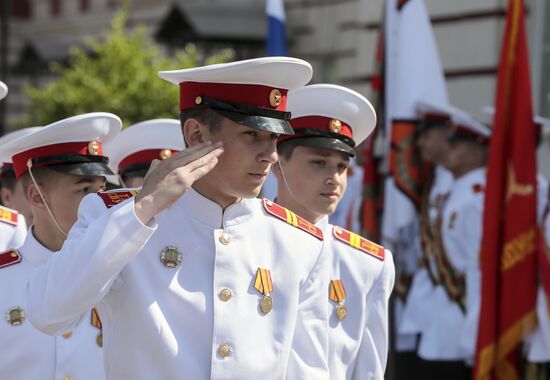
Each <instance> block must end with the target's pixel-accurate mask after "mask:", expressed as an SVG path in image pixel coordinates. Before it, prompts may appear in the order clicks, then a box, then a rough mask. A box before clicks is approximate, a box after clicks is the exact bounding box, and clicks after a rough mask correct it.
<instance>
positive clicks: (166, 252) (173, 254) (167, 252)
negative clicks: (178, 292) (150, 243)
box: [160, 246, 182, 268]
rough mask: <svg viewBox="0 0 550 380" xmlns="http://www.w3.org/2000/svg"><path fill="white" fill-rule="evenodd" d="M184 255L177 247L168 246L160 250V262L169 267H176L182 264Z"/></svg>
mask: <svg viewBox="0 0 550 380" xmlns="http://www.w3.org/2000/svg"><path fill="white" fill-rule="evenodd" d="M181 260H182V255H181V253H180V251H178V249H177V248H176V247H172V246H168V247H166V248H164V249H163V250H162V251H160V262H161V263H163V264H164V266H165V267H167V268H175V267H177V266H178V265H180V264H181Z"/></svg>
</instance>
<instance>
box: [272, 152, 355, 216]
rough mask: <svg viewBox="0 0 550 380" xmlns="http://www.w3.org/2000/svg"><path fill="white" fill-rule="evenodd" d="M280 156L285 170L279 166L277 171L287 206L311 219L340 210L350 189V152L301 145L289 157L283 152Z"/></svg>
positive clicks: (280, 191)
mask: <svg viewBox="0 0 550 380" xmlns="http://www.w3.org/2000/svg"><path fill="white" fill-rule="evenodd" d="M279 160H280V164H281V167H282V170H276V171H275V175H276V176H277V181H278V183H279V186H278V187H279V198H284V202H282V203H283V204H284V205H285V206H286V207H288V208H290V209H291V210H293V211H294V212H296V213H297V214H298V215H302V216H303V217H305V218H306V219H308V220H309V221H310V222H316V221H317V220H318V219H320V218H322V217H323V216H325V215H330V214H332V213H333V212H334V211H335V210H336V206H338V203H339V202H340V199H341V198H342V196H343V195H344V192H345V191H346V186H347V169H348V165H349V155H348V154H346V153H343V152H339V151H337V150H334V149H326V148H315V147H306V146H297V147H296V148H294V151H293V153H292V155H291V156H290V158H289V159H285V158H284V157H282V156H280V157H279ZM283 174H284V176H283ZM285 178H286V183H285Z"/></svg>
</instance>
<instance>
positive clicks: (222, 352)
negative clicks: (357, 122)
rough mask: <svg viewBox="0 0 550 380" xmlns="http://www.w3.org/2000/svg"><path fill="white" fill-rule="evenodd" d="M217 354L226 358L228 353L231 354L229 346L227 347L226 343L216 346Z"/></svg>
mask: <svg viewBox="0 0 550 380" xmlns="http://www.w3.org/2000/svg"><path fill="white" fill-rule="evenodd" d="M218 354H219V355H220V356H221V357H222V358H226V357H228V356H229V355H231V347H229V346H228V345H227V344H222V345H221V346H220V347H218Z"/></svg>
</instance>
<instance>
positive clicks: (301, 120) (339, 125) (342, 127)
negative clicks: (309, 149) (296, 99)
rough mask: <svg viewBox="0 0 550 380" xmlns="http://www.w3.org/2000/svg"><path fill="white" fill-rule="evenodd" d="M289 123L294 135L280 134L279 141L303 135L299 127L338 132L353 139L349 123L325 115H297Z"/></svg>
mask: <svg viewBox="0 0 550 380" xmlns="http://www.w3.org/2000/svg"><path fill="white" fill-rule="evenodd" d="M290 125H291V126H292V129H294V133H295V134H294V135H288V136H281V137H280V138H279V142H282V141H285V140H291V139H293V138H297V137H303V134H300V129H306V128H307V129H318V130H320V131H324V132H330V133H335V134H339V135H342V136H346V137H349V138H350V139H353V130H352V128H351V127H350V125H349V124H346V123H345V122H343V121H341V120H338V119H332V118H330V117H326V116H303V117H297V118H296V119H291V120H290Z"/></svg>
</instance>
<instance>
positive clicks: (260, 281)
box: [254, 268, 273, 314]
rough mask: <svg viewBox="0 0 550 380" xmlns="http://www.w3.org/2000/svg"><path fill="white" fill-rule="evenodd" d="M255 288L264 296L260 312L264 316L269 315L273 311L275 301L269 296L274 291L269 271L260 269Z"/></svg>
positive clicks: (257, 272)
mask: <svg viewBox="0 0 550 380" xmlns="http://www.w3.org/2000/svg"><path fill="white" fill-rule="evenodd" d="M254 288H255V289H256V290H257V291H258V292H259V293H260V294H261V295H262V296H263V297H262V299H261V300H260V310H261V311H262V313H264V314H267V313H269V312H270V311H271V309H273V299H272V298H271V296H270V295H269V293H271V292H272V291H273V282H272V281H271V272H270V271H269V269H265V268H258V270H257V271H256V280H255V281H254Z"/></svg>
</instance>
